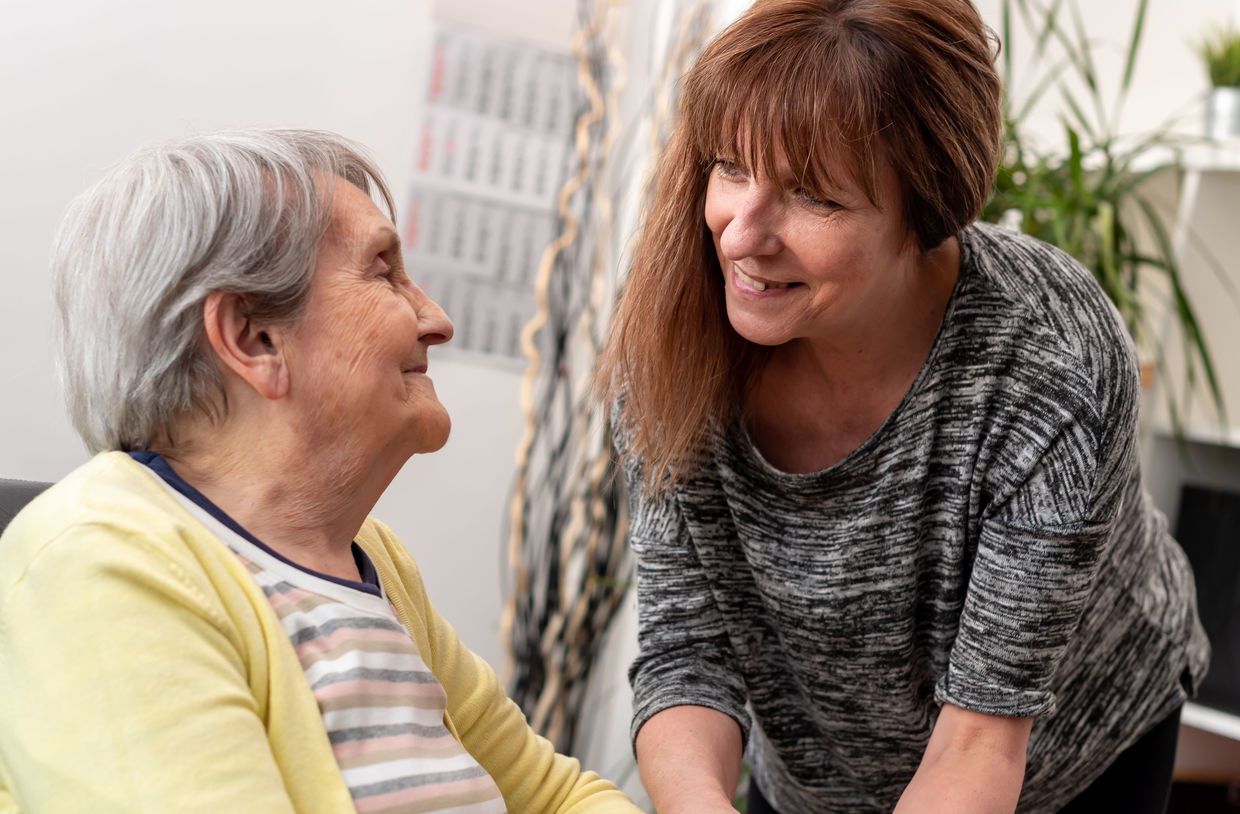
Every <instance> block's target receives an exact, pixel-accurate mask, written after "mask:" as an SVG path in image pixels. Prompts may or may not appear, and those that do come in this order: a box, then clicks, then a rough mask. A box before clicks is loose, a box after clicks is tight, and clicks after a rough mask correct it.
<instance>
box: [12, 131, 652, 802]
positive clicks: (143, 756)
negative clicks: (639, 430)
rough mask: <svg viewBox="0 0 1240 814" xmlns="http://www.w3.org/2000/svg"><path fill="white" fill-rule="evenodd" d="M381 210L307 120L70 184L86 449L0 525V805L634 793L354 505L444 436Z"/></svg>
mask: <svg viewBox="0 0 1240 814" xmlns="http://www.w3.org/2000/svg"><path fill="white" fill-rule="evenodd" d="M372 193H377V195H378V197H379V198H380V199H381V200H382V202H383V203H384V204H385V206H386V209H387V213H386V215H385V214H384V213H383V212H381V211H380V210H379V209H378V208H377V207H376V205H375V203H374V202H373V201H372V199H371V194H372ZM393 210H394V207H393V205H392V199H391V195H390V194H389V192H388V190H387V188H386V186H385V185H384V183H383V181H382V179H381V178H380V176H379V173H378V171H377V170H376V169H375V167H374V166H373V165H372V164H371V163H370V162H369V161H368V160H367V159H366V158H364V157H363V156H362V155H361V153H360V152H359V151H358V150H357V149H356V148H355V147H354V146H353V145H351V144H350V143H349V142H347V141H345V140H343V139H341V138H339V137H337V136H334V135H331V134H326V133H317V132H308V131H266V132H263V131H251V132H238V133H225V134H218V135H212V136H205V137H200V138H195V139H191V140H189V141H185V142H181V143H177V144H171V145H167V146H163V147H158V148H155V149H151V150H147V151H145V152H142V153H139V154H138V155H136V156H134V157H132V158H130V159H129V160H127V161H126V162H124V163H123V164H121V165H120V166H118V167H117V168H116V169H114V170H113V171H112V172H111V173H109V174H108V175H107V177H105V178H104V179H103V180H102V181H101V182H99V183H98V184H97V185H96V186H95V187H93V188H92V189H91V190H89V191H88V192H86V193H85V194H83V195H82V196H81V197H80V198H79V199H78V200H77V201H76V202H75V203H74V204H73V206H72V208H71V210H70V212H69V214H68V215H67V217H66V219H65V221H64V224H63V226H62V228H61V231H60V235H59V238H58V240H57V244H56V248H55V251H54V259H53V268H54V275H55V298H56V303H57V306H58V308H59V314H60V325H59V331H60V340H61V356H62V359H61V364H62V369H63V373H64V381H65V389H66V393H67V397H68V402H69V411H70V414H71V416H72V418H73V422H74V425H75V426H76V427H77V429H78V431H79V433H80V434H81V435H82V437H83V439H84V440H85V441H86V444H87V446H88V447H89V448H90V449H91V451H92V452H95V453H98V454H97V455H96V456H95V457H94V458H93V459H92V460H91V461H89V462H88V463H86V464H85V465H83V466H82V467H80V468H79V469H77V470H76V471H74V472H72V473H71V474H70V475H68V476H67V477H66V478H65V479H64V480H63V481H61V482H60V483H59V484H57V485H55V486H53V487H52V488H51V489H50V490H48V491H47V492H46V493H44V494H43V495H42V496H41V497H39V498H38V499H37V500H35V501H34V502H33V503H32V504H30V506H29V507H27V509H26V510H25V511H23V512H22V513H21V514H20V515H19V516H18V517H17V518H16V519H15V520H14V521H13V523H12V524H11V525H10V526H9V528H8V530H7V531H6V532H5V535H4V537H3V539H2V540H0V687H3V688H4V690H3V692H2V693H0V811H2V812H9V811H38V812H59V811H74V812H77V811H91V812H108V811H118V812H119V811H125V812H132V811H159V812H171V811H175V812H178V813H179V814H184V812H195V811H201V812H221V811H227V812H246V811H254V812H264V814H269V813H270V812H279V811H298V812H340V811H347V810H353V809H354V808H355V807H356V809H357V810H359V811H367V812H369V811H384V812H413V811H418V812H425V811H447V810H451V811H453V812H467V811H468V812H491V811H503V810H505V809H508V810H512V811H560V812H568V811H573V812H585V811H609V812H610V811H615V812H627V811H636V810H637V809H636V808H635V807H634V806H633V805H632V804H631V803H630V802H628V800H627V799H626V798H625V797H624V796H623V795H622V794H621V793H620V792H619V791H617V790H616V789H615V788H614V787H613V786H612V785H611V784H609V783H607V782H606V781H603V780H600V779H599V778H598V777H596V776H595V775H593V774H591V773H588V772H583V771H581V770H580V768H579V766H578V764H577V762H576V761H574V760H571V759H569V758H566V757H564V756H561V755H557V754H556V753H555V751H554V749H553V748H552V747H551V745H550V744H549V743H548V742H547V741H546V740H544V739H542V738H539V737H537V736H536V735H535V734H534V733H533V732H532V731H531V730H530V729H529V727H528V726H527V724H526V722H525V720H524V718H523V717H522V715H521V713H520V711H519V710H518V709H517V707H516V706H515V705H514V704H513V703H512V702H511V701H509V700H508V699H507V698H506V697H505V696H504V693H503V691H502V689H501V688H500V686H499V684H498V682H497V681H496V678H495V675H494V673H493V672H492V671H491V669H490V668H489V667H488V666H487V665H486V664H485V663H484V662H483V661H482V660H481V659H479V658H478V657H476V656H475V655H473V654H472V653H471V652H470V651H469V650H468V649H466V648H465V647H464V646H463V645H462V644H461V642H460V641H459V640H458V639H457V637H456V635H455V633H454V632H453V631H452V629H451V628H450V627H449V626H448V625H447V624H446V623H445V622H444V621H443V620H442V619H440V617H439V616H438V615H437V614H436V613H435V611H434V609H433V608H432V607H431V605H430V603H429V601H428V599H427V596H426V592H425V590H424V589H423V586H422V582H421V579H420V577H419V575H418V571H417V567H416V566H415V565H414V563H413V561H412V560H411V559H410V558H409V555H408V553H407V552H406V550H405V549H404V547H403V546H402V545H401V544H400V543H399V542H398V541H397V540H396V539H395V538H394V537H393V536H392V534H391V532H390V531H389V530H388V529H387V528H386V527H384V526H383V525H382V524H381V523H379V522H378V521H376V520H374V519H371V518H369V517H368V513H369V512H370V510H371V508H372V507H373V506H374V504H375V502H376V501H377V500H378V498H379V496H380V494H382V492H383V490H384V489H385V488H386V487H387V485H388V484H389V483H390V482H391V480H392V478H393V477H394V476H395V475H396V473H397V471H398V470H399V469H400V468H401V467H402V466H403V465H404V463H405V462H406V461H407V460H408V459H409V457H410V456H412V455H413V454H415V453H419V452H433V451H435V450H437V449H439V448H440V447H441V446H442V445H443V444H444V442H445V441H446V440H447V437H448V430H449V419H448V414H447V412H446V411H445V410H444V408H443V406H442V405H441V404H440V403H439V401H438V399H437V397H436V394H435V389H434V386H433V384H432V382H431V380H430V378H428V376H427V351H428V349H429V348H430V347H431V346H432V345H437V344H441V343H443V342H446V341H448V340H449V339H450V338H451V337H452V323H451V322H450V321H449V320H448V318H447V317H446V316H445V315H444V312H443V311H442V310H440V308H439V306H437V305H436V304H435V303H434V302H432V301H431V300H430V299H429V298H428V297H427V296H426V295H425V294H424V293H423V292H422V291H421V290H420V289H418V287H417V286H416V285H414V283H413V282H412V281H411V280H410V278H409V275H408V274H407V273H406V271H405V268H404V266H403V264H402V261H401V250H400V241H399V239H398V236H397V232H396V230H395V229H394V228H393V226H392V219H393V218H392V216H393Z"/></svg>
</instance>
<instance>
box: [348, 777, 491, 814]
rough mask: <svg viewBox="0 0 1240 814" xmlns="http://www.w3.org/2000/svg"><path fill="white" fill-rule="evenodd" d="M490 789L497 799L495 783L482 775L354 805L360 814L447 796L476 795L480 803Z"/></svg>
mask: <svg viewBox="0 0 1240 814" xmlns="http://www.w3.org/2000/svg"><path fill="white" fill-rule="evenodd" d="M492 789H493V790H494V791H495V797H499V789H498V788H496V787H495V782H494V781H493V780H491V778H490V777H487V776H486V775H483V776H482V777H475V778H472V779H470V780H454V781H453V782H451V783H435V784H432V785H429V786H418V787H417V788H412V789H401V790H400V791H392V792H388V793H387V794H376V795H375V796H374V797H363V798H362V799H360V800H355V801H354V803H355V804H356V805H357V810H358V812H359V814H360V812H365V811H377V810H380V809H384V808H390V807H392V806H396V805H410V804H412V803H419V802H422V801H425V800H434V799H436V798H438V797H447V796H449V795H462V796H464V795H471V796H472V794H477V795H478V802H481V801H482V800H486V799H489V798H487V797H485V796H483V794H482V793H483V792H485V791H488V790H492Z"/></svg>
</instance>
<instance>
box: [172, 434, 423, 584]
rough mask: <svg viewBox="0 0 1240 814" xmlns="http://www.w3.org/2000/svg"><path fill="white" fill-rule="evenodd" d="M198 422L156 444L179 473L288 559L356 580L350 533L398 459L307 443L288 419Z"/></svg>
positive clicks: (393, 471) (354, 531) (353, 533)
mask: <svg viewBox="0 0 1240 814" xmlns="http://www.w3.org/2000/svg"><path fill="white" fill-rule="evenodd" d="M196 423H197V426H192V427H188V428H178V432H177V433H176V435H175V437H177V439H178V441H179V442H180V443H178V445H177V447H176V448H175V449H169V450H159V451H160V452H162V453H163V455H164V457H165V458H167V459H168V462H169V464H170V465H171V466H172V468H173V469H174V470H175V471H176V473H177V474H178V475H180V476H181V477H182V478H184V479H185V480H186V481H187V482H189V483H190V484H192V485H193V486H194V487H195V488H196V489H198V490H199V491H200V492H202V493H203V494H204V495H206V497H207V499H208V500H210V501H211V502H212V503H214V504H215V505H217V506H219V507H220V509H222V510H223V511H224V512H226V513H227V514H228V515H229V516H230V517H232V518H233V519H234V520H236V521H237V522H238V523H240V524H241V525H242V526H243V527H244V528H245V529H246V530H247V531H249V532H250V533H251V534H253V535H254V536H255V537H257V538H258V539H259V540H262V541H263V543H264V544H266V545H267V546H269V547H271V548H272V549H274V550H276V551H278V552H279V553H280V554H281V555H283V556H285V557H287V558H288V559H290V560H292V561H293V562H295V563H297V564H299V565H302V566H304V567H306V568H311V569H313V570H315V571H319V572H321V573H325V574H329V575H331V576H337V577H343V578H345V579H354V580H356V579H358V573H357V566H356V564H355V562H354V559H353V552H352V543H353V538H354V537H355V536H356V534H357V531H358V529H360V528H361V525H362V523H363V522H364V521H365V519H366V516H367V515H368V514H369V513H370V511H371V509H373V508H374V505H375V503H376V502H377V501H378V500H379V496H380V495H382V494H383V490H384V489H385V488H387V485H388V483H390V482H391V480H392V478H393V477H395V476H396V472H397V471H399V469H400V467H399V465H397V466H395V467H391V466H387V467H385V466H383V465H381V464H378V463H375V464H374V465H371V464H372V461H371V460H370V459H369V458H368V457H367V456H365V455H363V454H355V455H354V454H349V451H348V450H344V449H337V448H331V447H330V446H329V447H327V448H321V447H320V448H316V447H312V446H310V445H307V443H306V441H305V439H304V438H300V437H299V436H298V435H297V434H296V433H295V432H294V431H293V429H294V428H292V427H289V426H288V425H287V424H286V423H281V422H270V424H267V423H265V422H258V421H245V420H242V419H241V418H240V416H237V415H236V414H235V413H233V414H231V415H230V416H229V417H228V418H226V419H225V420H224V421H223V422H222V423H220V424H216V425H207V426H203V425H204V424H205V422H203V421H199V422H196ZM268 427H271V429H269V428H268ZM257 428H261V429H257ZM308 449H313V454H312V455H307V454H306V450H308Z"/></svg>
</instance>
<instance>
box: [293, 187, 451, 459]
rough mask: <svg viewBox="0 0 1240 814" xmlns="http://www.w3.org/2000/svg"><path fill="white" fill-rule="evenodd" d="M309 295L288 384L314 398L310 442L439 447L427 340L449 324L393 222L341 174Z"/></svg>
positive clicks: (368, 451) (439, 421)
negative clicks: (405, 253) (418, 277)
mask: <svg viewBox="0 0 1240 814" xmlns="http://www.w3.org/2000/svg"><path fill="white" fill-rule="evenodd" d="M309 297H310V298H309V303H308V304H307V308H306V311H305V314H304V315H303V317H302V318H301V320H300V321H299V322H298V323H297V325H296V327H295V328H294V329H293V330H292V331H291V333H290V337H289V339H290V341H289V343H288V346H287V348H286V357H287V359H288V364H289V375H290V391H291V392H292V393H293V394H294V395H296V396H297V397H299V400H300V401H301V402H302V403H303V404H307V405H310V407H311V409H310V410H308V411H305V415H306V424H307V426H306V427H304V428H303V429H304V435H305V436H306V443H307V448H308V449H314V448H315V447H314V444H315V443H316V440H320V439H321V442H323V443H327V442H328V441H329V440H330V441H332V442H334V443H339V442H341V441H343V442H344V443H346V444H349V445H350V446H352V447H355V448H356V452H357V454H358V455H359V456H362V459H365V456H368V455H375V454H378V453H379V452H380V451H389V452H390V451H400V452H403V453H405V454H406V455H408V454H413V453H416V452H431V451H434V450H436V449H439V448H440V447H441V446H443V444H444V442H445V441H447V438H448V431H449V428H450V426H451V422H450V420H449V418H448V413H447V411H446V410H445V409H444V407H443V405H442V404H440V403H439V398H438V397H437V396H436V394H435V385H434V383H433V382H432V381H431V379H430V377H429V376H428V375H427V349H428V347H429V346H431V345H437V344H440V343H443V342H447V341H448V340H449V339H450V338H451V337H452V323H451V322H450V321H449V320H448V317H447V316H446V315H445V314H444V312H443V310H442V309H440V307H439V306H438V305H436V304H435V303H434V302H433V301H432V300H431V299H430V298H429V297H427V296H426V294H425V293H424V292H422V290H421V289H419V288H418V287H417V286H416V285H414V284H413V282H412V281H411V280H410V279H409V277H408V275H407V274H406V273H405V269H404V265H403V263H402V259H401V250H400V240H399V237H398V235H397V232H396V229H395V228H394V227H393V226H392V222H391V221H390V220H388V219H387V218H386V217H385V216H384V215H383V214H382V213H381V212H380V211H379V209H378V208H377V207H376V206H375V205H374V203H373V202H372V201H371V199H370V198H369V197H368V196H367V195H365V194H364V193H362V191H361V190H359V189H357V188H356V187H354V186H353V185H352V184H350V183H347V182H345V181H343V180H340V179H337V181H336V183H335V190H334V197H333V208H332V222H331V225H330V226H329V228H328V231H327V234H326V235H325V236H324V238H323V242H322V244H321V245H320V246H319V258H318V264H317V266H316V268H315V272H314V280H313V282H312V283H311V287H310V295H309ZM299 390H300V392H298V391H299Z"/></svg>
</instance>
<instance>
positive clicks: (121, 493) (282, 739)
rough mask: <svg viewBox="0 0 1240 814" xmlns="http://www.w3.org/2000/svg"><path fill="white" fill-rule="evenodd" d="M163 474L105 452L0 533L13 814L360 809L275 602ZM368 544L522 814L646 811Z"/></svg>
mask: <svg viewBox="0 0 1240 814" xmlns="http://www.w3.org/2000/svg"><path fill="white" fill-rule="evenodd" d="M155 477H156V476H155V475H154V474H153V473H151V472H150V471H149V470H147V469H146V468H145V467H144V466H142V465H141V464H139V463H138V462H136V461H134V460H133V459H131V458H130V457H129V456H128V455H126V454H124V453H119V452H111V453H104V454H101V455H98V456H96V457H95V458H94V459H93V460H91V461H90V462H88V463H86V464H85V465H83V466H82V467H80V468H78V469H77V470H75V471H74V472H72V473H71V474H70V475H69V476H68V477H66V478H65V479H64V480H63V481H61V482H60V483H58V484H56V485H55V486H53V487H52V488H51V489H49V490H48V491H47V492H46V493H44V494H43V495H41V496H40V497H39V498H37V499H36V500H35V501H33V502H32V503H31V504H30V505H29V506H28V507H27V508H26V509H25V510H24V511H23V512H22V513H21V514H20V515H18V517H17V518H16V519H15V520H14V521H13V522H12V524H10V526H9V527H8V529H7V530H6V531H5V533H4V536H3V537H0V814H10V813H11V812H20V811H25V812H31V814H58V813H59V812H74V814H77V812H91V813H92V814H107V812H125V814H132V812H152V814H192V813H193V812H203V813H204V814H207V812H209V813H210V814H244V813H245V812H255V813H256V814H258V813H259V812H261V814H277V812H301V814H317V812H323V814H340V812H350V811H353V810H354V807H353V801H352V799H351V798H350V796H349V791H348V788H347V787H346V786H345V783H344V780H343V779H342V777H341V775H340V770H339V768H338V767H337V764H336V760H335V757H334V756H333V755H332V751H331V746H330V744H329V743H328V740H327V734H326V732H325V730H324V728H323V722H322V717H321V715H320V712H319V708H318V705H317V704H316V702H315V699H314V696H313V695H312V694H311V692H310V688H309V686H308V685H307V683H306V678H305V674H304V673H303V672H302V668H301V664H300V663H299V662H298V660H297V655H296V653H295V652H294V650H293V647H292V645H291V643H290V642H289V640H288V637H287V635H286V634H285V632H284V629H283V628H282V627H281V626H280V621H279V619H277V618H276V615H275V612H274V611H273V610H272V609H271V605H270V604H269V603H268V601H267V598H266V597H265V596H264V595H263V593H262V591H261V590H260V589H259V588H258V586H257V585H256V584H255V582H254V580H253V578H252V577H251V576H250V574H249V573H248V572H247V571H246V570H245V568H244V567H243V566H242V565H241V562H240V561H239V560H238V559H237V557H236V556H234V555H233V554H232V552H231V551H229V549H228V548H227V547H226V546H225V545H224V543H222V542H221V541H220V540H218V539H217V538H216V537H215V536H214V535H212V534H211V532H209V531H208V530H207V529H206V528H204V527H203V526H202V525H201V524H199V523H198V522H197V521H196V520H195V519H194V518H193V517H192V516H191V515H190V514H188V513H187V512H186V511H185V510H184V509H183V508H182V507H181V506H180V505H179V504H178V503H177V502H176V501H175V500H174V499H173V498H172V497H171V496H170V495H169V494H168V493H167V492H166V491H165V490H164V488H163V487H162V486H161V485H160V484H159V483H158V482H156V480H155ZM357 542H358V543H359V544H360V545H361V546H362V547H363V548H364V549H365V551H366V553H367V554H368V555H369V556H370V558H371V559H372V560H373V561H374V564H375V567H376V568H377V569H378V571H379V577H380V579H381V580H382V582H383V586H384V589H385V591H386V592H387V594H388V596H389V598H390V599H391V601H392V604H393V606H394V607H395V609H396V614H397V616H398V617H399V618H400V620H401V622H403V623H404V625H405V627H406V628H408V630H409V632H410V634H412V636H413V639H414V641H415V642H416V643H417V645H418V650H419V652H420V653H421V654H422V657H423V659H424V660H425V661H426V663H427V664H428V665H429V666H430V668H431V670H432V671H433V672H434V673H435V675H436V677H438V679H439V681H440V683H441V684H442V685H443V688H444V690H445V691H446V692H447V695H448V712H447V715H446V720H445V721H444V723H445V724H446V725H447V727H448V729H450V730H451V731H452V732H454V733H455V734H456V735H457V736H458V737H459V739H460V741H461V743H462V744H463V745H464V746H465V748H466V749H468V750H469V752H470V753H471V754H472V755H473V756H474V757H475V758H476V759H477V760H478V762H479V763H481V764H482V766H483V767H484V768H486V770H487V771H488V772H490V774H491V776H492V777H493V778H494V779H495V782H496V783H497V784H498V785H499V788H500V790H501V791H502V792H503V795H504V800H505V802H506V803H507V805H508V810H509V811H511V812H514V814H520V813H521V812H564V813H565V814H568V812H572V813H573V814H584V812H599V813H600V814H603V813H606V814H610V813H611V812H615V813H616V814H629V813H630V812H638V811H640V809H638V808H637V807H636V806H634V805H633V804H632V803H631V802H630V801H629V800H628V798H627V797H625V796H624V795H623V794H622V793H621V792H620V791H618V790H617V789H616V788H615V787H614V786H612V785H611V784H610V783H608V782H607V781H605V780H601V779H599V778H598V776H597V775H595V774H593V773H592V772H584V771H582V770H581V769H580V767H579V765H578V763H577V761H576V760H573V759H571V758H568V757H565V756H563V755H558V754H556V753H555V750H554V749H553V748H552V746H551V744H550V743H549V742H548V741H547V740H545V739H543V738H541V737H538V736H537V735H535V734H534V732H533V731H532V730H531V729H530V728H529V726H528V725H527V724H526V721H525V718H524V717H523V716H522V714H521V711H520V710H519V709H518V708H517V706H516V705H515V704H514V703H513V702H512V701H510V700H509V699H508V698H507V697H506V696H505V694H504V692H503V689H502V688H501V687H500V685H499V682H498V681H497V679H496V677H495V673H494V671H492V670H491V668H490V667H488V666H487V664H486V662H484V661H483V660H482V659H480V658H479V657H478V656H476V655H474V654H473V653H471V652H470V651H469V650H468V649H467V648H466V647H465V646H464V645H462V644H461V641H460V640H459V639H458V638H457V635H456V633H455V632H454V631H453V630H452V628H451V627H450V626H449V625H448V624H447V623H446V622H444V621H443V619H441V618H440V617H439V615H438V614H437V613H436V612H435V609H434V608H432V607H431V605H430V602H429V601H428V599H427V596H426V591H425V589H424V588H423V585H422V578H421V576H420V575H419V573H418V569H417V566H415V565H414V563H413V560H412V559H410V557H409V554H408V553H407V552H406V550H405V548H404V546H402V545H401V544H400V542H399V541H397V540H396V538H395V537H394V536H393V535H392V533H391V531H390V530H388V529H387V528H386V527H385V526H383V525H382V524H381V523H379V522H377V521H375V520H373V519H371V520H367V521H366V523H365V525H363V526H362V529H361V531H360V532H359V533H358V536H357Z"/></svg>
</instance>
